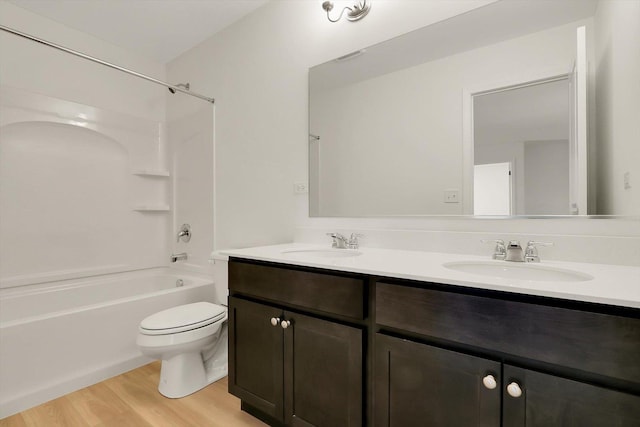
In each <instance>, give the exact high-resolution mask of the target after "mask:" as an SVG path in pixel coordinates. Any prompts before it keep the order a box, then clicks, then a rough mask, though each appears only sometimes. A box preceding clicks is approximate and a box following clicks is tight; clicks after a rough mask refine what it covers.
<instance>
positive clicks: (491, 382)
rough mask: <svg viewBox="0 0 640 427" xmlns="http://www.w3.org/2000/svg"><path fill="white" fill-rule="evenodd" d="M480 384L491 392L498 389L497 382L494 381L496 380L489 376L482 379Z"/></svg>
mask: <svg viewBox="0 0 640 427" xmlns="http://www.w3.org/2000/svg"><path fill="white" fill-rule="evenodd" d="M482 384H484V386H485V387H486V388H488V389H489V390H493V389H494V388H496V387H498V382H497V381H496V378H495V377H494V376H493V375H491V374H489V375H487V376H486V377H484V378H483V379H482Z"/></svg>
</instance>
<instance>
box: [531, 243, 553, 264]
mask: <svg viewBox="0 0 640 427" xmlns="http://www.w3.org/2000/svg"><path fill="white" fill-rule="evenodd" d="M537 246H553V243H551V242H536V241H534V240H529V241H528V242H527V248H526V249H525V252H524V260H525V261H526V262H540V257H539V256H538V248H537Z"/></svg>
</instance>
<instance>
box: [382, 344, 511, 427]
mask: <svg viewBox="0 0 640 427" xmlns="http://www.w3.org/2000/svg"><path fill="white" fill-rule="evenodd" d="M500 374H501V364H500V362H496V361H492V360H488V359H483V358H480V357H474V356H469V355H466V354H461V353H456V352H453V351H449V350H444V349H441V348H437V347H433V346H429V345H424V344H418V343H415V342H411V341H407V340H402V339H399V338H393V337H388V336H385V335H380V334H378V335H377V336H376V374H375V384H376V398H375V401H376V413H375V420H376V423H375V425H376V427H411V426H416V427H418V426H420V427H422V426H433V427H437V426H465V427H472V426H482V427H499V426H500V400H501V388H500V380H501V375H500ZM485 378H487V379H486V380H484V379H485ZM483 380H484V381H486V382H487V383H488V384H489V385H490V387H489V388H488V387H486V386H484V385H483ZM491 381H493V382H494V383H495V387H493V388H491V387H492V386H493V383H491Z"/></svg>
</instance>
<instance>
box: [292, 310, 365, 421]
mask: <svg viewBox="0 0 640 427" xmlns="http://www.w3.org/2000/svg"><path fill="white" fill-rule="evenodd" d="M284 317H285V319H287V320H286V321H289V322H291V323H290V326H289V327H288V328H287V329H286V330H284V331H283V332H284V366H285V369H284V379H285V381H284V389H285V405H284V406H285V420H286V421H287V424H289V425H292V426H300V427H307V426H318V427H320V426H327V427H330V426H344V427H348V426H351V427H360V426H361V425H362V391H363V390H362V338H363V337H362V330H360V329H358V328H353V327H350V326H345V325H341V324H337V323H333V322H329V321H326V320H321V319H316V318H314V317H310V316H305V315H302V314H295V313H289V312H286V311H285V313H284Z"/></svg>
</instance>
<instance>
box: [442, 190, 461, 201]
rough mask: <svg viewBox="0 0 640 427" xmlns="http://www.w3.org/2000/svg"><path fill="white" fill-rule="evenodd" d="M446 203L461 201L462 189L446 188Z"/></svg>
mask: <svg viewBox="0 0 640 427" xmlns="http://www.w3.org/2000/svg"><path fill="white" fill-rule="evenodd" d="M444 202H445V203H460V190H456V189H449V190H444Z"/></svg>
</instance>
